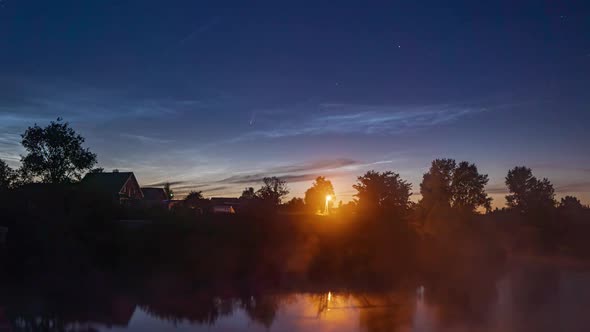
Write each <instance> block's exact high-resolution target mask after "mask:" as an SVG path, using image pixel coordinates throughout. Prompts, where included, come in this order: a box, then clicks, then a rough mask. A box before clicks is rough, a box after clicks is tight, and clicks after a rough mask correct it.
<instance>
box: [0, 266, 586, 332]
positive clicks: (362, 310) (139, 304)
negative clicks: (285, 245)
mask: <svg viewBox="0 0 590 332" xmlns="http://www.w3.org/2000/svg"><path fill="white" fill-rule="evenodd" d="M478 280H479V282H469V283H468V282H459V283H448V282H445V283H442V284H433V285H429V286H426V287H422V286H421V287H418V288H417V289H406V290H396V291H389V292H353V291H352V292H343V291H327V292H318V293H315V292H311V293H310V292H307V293H301V292H296V291H295V292H293V291H273V292H271V293H267V294H264V295H260V294H257V295H244V296H235V295H232V296H217V295H216V296H211V295H206V294H203V293H202V292H194V293H193V292H191V291H186V292H175V293H174V294H172V293H166V292H165V291H159V290H147V291H146V292H145V294H143V295H142V296H138V297H130V296H123V295H116V293H117V292H113V294H115V295H113V294H106V293H105V294H99V295H97V296H95V297H93V298H92V301H89V302H86V303H83V302H75V303H68V302H67V301H64V302H63V303H61V302H59V301H57V302H55V301H54V302H47V301H44V300H43V299H42V298H38V297H37V298H35V297H32V298H17V299H11V300H10V301H2V299H0V331H2V332H4V331H127V332H130V331H269V330H270V331H314V332H321V331H367V332H379V331H425V332H428V331H459V332H462V331H508V332H510V331H574V332H575V331H588V326H590V315H588V313H589V312H590V284H589V283H588V281H590V272H589V271H588V270H571V269H566V268H560V267H557V266H555V265H553V264H537V263H523V262H520V263H518V264H513V266H512V267H511V268H510V269H509V271H508V272H506V273H505V274H504V275H502V277H501V278H499V279H498V280H494V279H489V280H487V279H486V278H478Z"/></svg>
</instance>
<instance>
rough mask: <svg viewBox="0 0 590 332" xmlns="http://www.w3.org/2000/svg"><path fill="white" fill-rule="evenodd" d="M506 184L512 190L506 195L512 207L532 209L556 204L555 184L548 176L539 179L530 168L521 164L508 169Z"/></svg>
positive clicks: (523, 209) (524, 209)
mask: <svg viewBox="0 0 590 332" xmlns="http://www.w3.org/2000/svg"><path fill="white" fill-rule="evenodd" d="M506 186H508V191H510V195H507V196H506V203H507V204H508V206H509V207H510V208H516V209H519V210H521V211H530V210H531V209H535V208H547V207H554V206H555V198H554V197H555V190H554V189H553V185H552V184H551V182H549V180H547V179H546V178H544V179H542V180H539V179H537V178H536V177H535V176H533V172H532V170H531V169H530V168H527V167H524V166H521V167H514V168H513V169H511V170H510V171H508V175H507V176H506Z"/></svg>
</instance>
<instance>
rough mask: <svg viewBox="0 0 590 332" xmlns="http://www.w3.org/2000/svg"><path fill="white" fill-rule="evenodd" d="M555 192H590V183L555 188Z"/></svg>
mask: <svg viewBox="0 0 590 332" xmlns="http://www.w3.org/2000/svg"><path fill="white" fill-rule="evenodd" d="M555 192H557V193H560V194H567V193H576V192H590V181H580V182H576V183H567V184H562V185H558V186H556V187H555Z"/></svg>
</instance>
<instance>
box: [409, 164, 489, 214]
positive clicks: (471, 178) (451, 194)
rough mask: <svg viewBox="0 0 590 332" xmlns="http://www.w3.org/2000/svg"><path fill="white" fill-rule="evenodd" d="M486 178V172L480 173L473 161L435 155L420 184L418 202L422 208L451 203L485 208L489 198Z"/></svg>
mask: <svg viewBox="0 0 590 332" xmlns="http://www.w3.org/2000/svg"><path fill="white" fill-rule="evenodd" d="M488 181H489V180H488V176H487V175H486V174H480V173H479V171H478V170H477V166H475V164H470V163H468V162H466V161H462V162H460V163H459V164H457V162H456V161H455V160H454V159H436V160H434V161H433V162H432V165H431V167H430V170H429V171H428V172H427V173H425V174H424V176H423V179H422V183H421V184H420V193H421V194H422V200H421V201H420V205H421V206H422V207H423V208H425V209H426V210H430V209H432V208H434V207H439V208H445V207H446V208H451V207H452V208H457V209H462V210H466V211H471V212H473V211H475V210H476V209H477V208H478V207H484V208H486V210H488V211H489V210H490V209H491V201H492V200H491V198H490V197H489V196H488V194H487V193H486V192H485V186H486V185H487V183H488Z"/></svg>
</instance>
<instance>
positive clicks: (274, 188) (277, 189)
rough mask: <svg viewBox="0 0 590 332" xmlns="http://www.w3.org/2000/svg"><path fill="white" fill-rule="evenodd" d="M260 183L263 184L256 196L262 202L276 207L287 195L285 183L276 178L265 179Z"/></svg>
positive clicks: (287, 190)
mask: <svg viewBox="0 0 590 332" xmlns="http://www.w3.org/2000/svg"><path fill="white" fill-rule="evenodd" d="M262 181H263V183H264V184H263V185H262V187H261V188H260V189H258V192H257V193H256V195H257V196H258V197H259V198H260V199H262V200H263V201H264V202H267V203H270V204H272V205H274V206H278V205H279V204H281V201H282V200H283V198H284V197H285V196H287V195H288V194H289V189H288V188H287V183H286V182H285V181H283V180H281V179H279V178H277V177H276V176H273V177H265V178H264V179H263V180H262Z"/></svg>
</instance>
